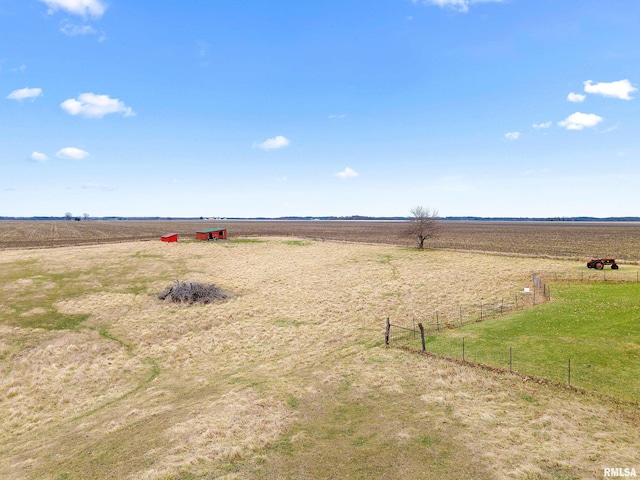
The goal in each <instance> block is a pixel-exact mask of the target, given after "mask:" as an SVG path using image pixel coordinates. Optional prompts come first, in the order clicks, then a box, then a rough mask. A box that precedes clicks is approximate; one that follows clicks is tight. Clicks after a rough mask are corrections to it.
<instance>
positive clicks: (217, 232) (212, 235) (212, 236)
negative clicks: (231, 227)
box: [196, 228, 227, 240]
mask: <svg viewBox="0 0 640 480" xmlns="http://www.w3.org/2000/svg"><path fill="white" fill-rule="evenodd" d="M196 238H197V239H198V240H224V239H226V238H227V229H226V228H209V229H208V230H200V231H199V232H196Z"/></svg>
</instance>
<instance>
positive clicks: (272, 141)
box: [253, 135, 291, 150]
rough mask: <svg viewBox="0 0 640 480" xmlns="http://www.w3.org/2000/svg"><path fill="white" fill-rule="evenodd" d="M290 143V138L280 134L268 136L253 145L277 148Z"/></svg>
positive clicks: (263, 147)
mask: <svg viewBox="0 0 640 480" xmlns="http://www.w3.org/2000/svg"><path fill="white" fill-rule="evenodd" d="M290 143H291V142H290V141H289V139H288V138H286V137H283V136H282V135H278V136H277V137H273V138H268V139H267V140H265V141H264V142H262V143H254V144H253V146H254V147H256V148H261V149H263V150H276V149H278V148H284V147H288V146H289V144H290Z"/></svg>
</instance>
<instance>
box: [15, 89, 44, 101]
mask: <svg viewBox="0 0 640 480" xmlns="http://www.w3.org/2000/svg"><path fill="white" fill-rule="evenodd" d="M41 95H42V89H41V88H29V87H27V88H21V89H19V90H14V91H13V92H11V93H10V94H9V95H7V98H8V99H9V100H17V101H19V102H21V101H22V100H25V99H27V98H31V99H35V98H38V97H40V96H41Z"/></svg>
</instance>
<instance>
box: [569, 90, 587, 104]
mask: <svg viewBox="0 0 640 480" xmlns="http://www.w3.org/2000/svg"><path fill="white" fill-rule="evenodd" d="M585 98H587V96H586V95H583V94H581V93H573V92H571V93H570V94H569V95H567V100H569V101H570V102H573V103H582V102H584V99H585Z"/></svg>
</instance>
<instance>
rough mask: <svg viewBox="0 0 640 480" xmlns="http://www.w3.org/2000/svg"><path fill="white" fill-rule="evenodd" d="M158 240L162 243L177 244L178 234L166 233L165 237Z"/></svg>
mask: <svg viewBox="0 0 640 480" xmlns="http://www.w3.org/2000/svg"><path fill="white" fill-rule="evenodd" d="M160 240H162V241H163V242H177V241H178V234H177V233H167V234H166V235H163V236H162V237H160Z"/></svg>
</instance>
